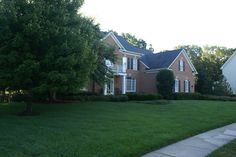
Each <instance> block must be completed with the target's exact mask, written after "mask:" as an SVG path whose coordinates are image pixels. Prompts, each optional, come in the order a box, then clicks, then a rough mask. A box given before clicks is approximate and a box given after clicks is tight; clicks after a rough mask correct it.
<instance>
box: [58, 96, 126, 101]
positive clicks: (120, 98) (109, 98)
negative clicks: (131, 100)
mask: <svg viewBox="0 0 236 157" xmlns="http://www.w3.org/2000/svg"><path fill="white" fill-rule="evenodd" d="M58 99H60V100H68V101H113V102H118V101H120V102H121V101H128V97H127V96H126V95H106V96H105V95H100V96H97V95H91V96H88V95H83V96H81V95H70V96H64V97H59V98H58Z"/></svg>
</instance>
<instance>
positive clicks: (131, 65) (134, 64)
mask: <svg viewBox="0 0 236 157" xmlns="http://www.w3.org/2000/svg"><path fill="white" fill-rule="evenodd" d="M127 69H132V70H138V60H137V59H136V58H127Z"/></svg>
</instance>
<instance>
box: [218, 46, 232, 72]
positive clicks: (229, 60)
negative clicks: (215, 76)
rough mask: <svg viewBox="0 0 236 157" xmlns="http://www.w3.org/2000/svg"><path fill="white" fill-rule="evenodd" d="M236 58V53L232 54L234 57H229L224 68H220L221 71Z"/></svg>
mask: <svg viewBox="0 0 236 157" xmlns="http://www.w3.org/2000/svg"><path fill="white" fill-rule="evenodd" d="M235 56H236V51H235V52H234V53H233V54H232V56H230V57H229V59H228V60H227V61H226V62H225V64H223V65H222V67H221V68H220V69H221V70H223V69H224V68H225V66H226V65H227V64H228V63H229V62H231V60H232V59H233V58H234V57H235Z"/></svg>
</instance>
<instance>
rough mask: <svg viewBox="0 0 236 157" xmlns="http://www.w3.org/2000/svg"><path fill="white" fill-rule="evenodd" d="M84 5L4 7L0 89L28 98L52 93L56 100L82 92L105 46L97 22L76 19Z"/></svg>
mask: <svg viewBox="0 0 236 157" xmlns="http://www.w3.org/2000/svg"><path fill="white" fill-rule="evenodd" d="M82 4H83V0H57V1H50V0H18V1H15V0H1V1H0V66H1V69H0V80H1V81H0V87H2V88H8V89H11V90H16V91H19V90H20V91H23V92H24V93H27V94H28V96H29V98H31V97H32V96H33V95H34V94H35V93H37V94H40V93H48V94H49V96H50V98H52V99H55V98H56V93H57V92H68V91H73V90H78V89H79V88H81V87H83V86H84V84H85V83H86V81H87V80H88V78H89V77H90V75H91V73H92V72H93V71H94V69H95V67H96V63H97V62H96V60H97V58H98V53H97V48H98V47H100V44H101V41H100V30H99V27H98V26H97V25H95V24H94V23H93V20H91V19H89V18H86V17H83V16H82V15H78V14H77V12H78V9H79V8H80V7H81V5H82ZM29 102H30V101H29ZM27 104H28V105H27V106H28V112H30V111H31V103H27Z"/></svg>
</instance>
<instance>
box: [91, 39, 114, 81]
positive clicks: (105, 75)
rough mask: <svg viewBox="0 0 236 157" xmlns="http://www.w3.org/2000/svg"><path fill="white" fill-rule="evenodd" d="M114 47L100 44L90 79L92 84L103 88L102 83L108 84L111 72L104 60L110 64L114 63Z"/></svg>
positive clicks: (111, 75)
mask: <svg viewBox="0 0 236 157" xmlns="http://www.w3.org/2000/svg"><path fill="white" fill-rule="evenodd" d="M114 50H115V49H114V47H111V46H109V45H106V44H105V43H103V44H100V46H99V47H98V48H97V52H98V54H97V61H96V69H95V70H94V71H93V72H92V73H91V76H90V77H91V79H92V81H93V84H94V83H97V84H98V85H100V86H103V85H104V83H106V82H108V81H109V80H110V78H112V77H113V72H112V71H111V69H110V68H109V67H108V66H107V65H106V63H105V60H109V61H111V62H112V63H115V61H116V56H115V54H114Z"/></svg>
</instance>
